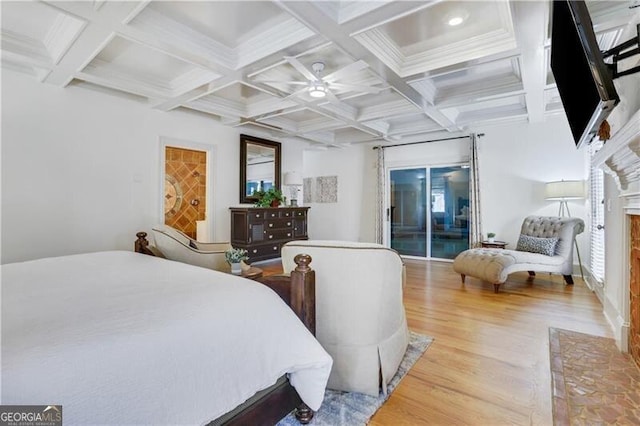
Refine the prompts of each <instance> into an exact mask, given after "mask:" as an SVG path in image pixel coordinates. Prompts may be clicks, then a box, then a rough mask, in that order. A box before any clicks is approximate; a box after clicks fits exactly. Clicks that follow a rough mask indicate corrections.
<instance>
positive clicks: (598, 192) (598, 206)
mask: <svg viewBox="0 0 640 426" xmlns="http://www.w3.org/2000/svg"><path fill="white" fill-rule="evenodd" d="M602 145H603V143H602V141H601V140H598V141H593V142H592V143H591V145H589V164H590V166H589V167H590V173H589V202H590V215H591V240H590V246H591V261H590V262H589V269H590V270H591V276H592V277H593V281H594V282H595V283H596V284H598V285H599V286H603V285H604V231H605V230H604V174H603V172H602V170H601V169H599V168H598V167H594V166H593V157H594V155H595V154H596V152H598V150H600V148H602Z"/></svg>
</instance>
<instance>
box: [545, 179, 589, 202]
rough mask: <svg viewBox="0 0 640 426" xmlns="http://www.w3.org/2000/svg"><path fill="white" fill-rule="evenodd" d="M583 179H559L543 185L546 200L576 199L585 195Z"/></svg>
mask: <svg viewBox="0 0 640 426" xmlns="http://www.w3.org/2000/svg"><path fill="white" fill-rule="evenodd" d="M584 189H585V188H584V181H583V180H561V181H557V182H549V183H547V185H546V186H545V189H544V192H545V197H544V198H545V199H547V200H577V199H580V198H584V197H585V190H584Z"/></svg>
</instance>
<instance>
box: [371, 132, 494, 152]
mask: <svg viewBox="0 0 640 426" xmlns="http://www.w3.org/2000/svg"><path fill="white" fill-rule="evenodd" d="M476 136H478V137H480V136H484V133H478V134H476ZM470 137H471V135H467V136H455V137H451V138H443V139H432V140H430V141H420V142H407V143H397V144H394V145H379V146H374V147H373V149H378V148H382V149H385V148H393V147H394V146H406V145H417V144H421V143H430V142H442V141H451V140H455V139H464V138H470Z"/></svg>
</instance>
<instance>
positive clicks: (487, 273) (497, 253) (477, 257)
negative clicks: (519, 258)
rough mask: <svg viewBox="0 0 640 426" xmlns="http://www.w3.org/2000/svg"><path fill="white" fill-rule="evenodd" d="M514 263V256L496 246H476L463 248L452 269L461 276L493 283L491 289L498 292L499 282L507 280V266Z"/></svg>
mask: <svg viewBox="0 0 640 426" xmlns="http://www.w3.org/2000/svg"><path fill="white" fill-rule="evenodd" d="M515 263H516V258H515V256H513V255H511V254H509V252H508V251H505V250H502V249H496V248H476V249H470V250H465V251H463V252H462V253H460V254H459V255H458V256H457V257H456V258H455V260H454V261H453V269H454V271H456V272H457V273H459V274H460V275H461V276H462V282H463V283H464V279H465V277H466V276H467V275H470V276H472V277H476V278H478V279H481V280H483V281H487V282H489V283H491V284H493V291H494V292H496V293H497V292H498V290H499V289H500V284H502V283H504V282H505V281H506V280H507V276H508V275H509V274H508V273H506V271H507V270H508V267H509V266H512V265H514V264H515Z"/></svg>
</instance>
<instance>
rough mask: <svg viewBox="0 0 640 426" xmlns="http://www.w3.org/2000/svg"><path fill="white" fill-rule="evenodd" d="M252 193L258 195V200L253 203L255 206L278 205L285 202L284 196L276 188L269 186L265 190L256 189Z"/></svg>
mask: <svg viewBox="0 0 640 426" xmlns="http://www.w3.org/2000/svg"><path fill="white" fill-rule="evenodd" d="M254 195H255V196H257V197H258V201H256V203H255V206H256V207H278V206H279V205H280V203H284V202H285V197H284V196H283V195H282V192H281V191H280V190H279V189H277V188H269V189H268V190H266V191H256V192H255V193H254Z"/></svg>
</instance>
